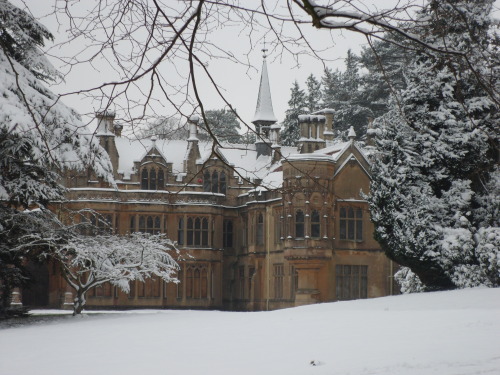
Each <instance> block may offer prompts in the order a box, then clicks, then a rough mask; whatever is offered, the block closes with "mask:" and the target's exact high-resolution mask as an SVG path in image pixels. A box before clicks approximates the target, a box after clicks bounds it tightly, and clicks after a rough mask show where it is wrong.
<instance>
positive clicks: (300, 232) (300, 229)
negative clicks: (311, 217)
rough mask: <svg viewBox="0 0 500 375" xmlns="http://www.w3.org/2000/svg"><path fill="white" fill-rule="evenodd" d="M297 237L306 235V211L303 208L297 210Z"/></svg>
mask: <svg viewBox="0 0 500 375" xmlns="http://www.w3.org/2000/svg"><path fill="white" fill-rule="evenodd" d="M295 237H296V238H303V237H304V212H303V211H302V210H297V211H296V212H295Z"/></svg>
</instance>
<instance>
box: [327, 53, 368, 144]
mask: <svg viewBox="0 0 500 375" xmlns="http://www.w3.org/2000/svg"><path fill="white" fill-rule="evenodd" d="M358 60H359V58H358V56H356V55H355V54H354V53H352V52H351V50H349V51H348V52H347V56H346V59H345V71H344V72H339V71H335V72H333V71H332V70H330V69H326V70H325V72H324V75H323V77H322V82H323V103H324V104H323V105H324V107H327V108H332V109H334V110H335V114H334V117H333V131H334V132H335V134H336V136H338V137H342V138H345V139H347V134H348V131H349V128H350V127H351V126H352V127H353V128H354V130H355V132H356V134H357V135H358V137H362V136H364V135H365V134H366V127H367V124H368V119H369V118H373V117H374V114H373V111H372V110H371V109H370V108H369V107H368V106H366V105H365V103H363V102H362V100H361V92H360V90H359V88H360V85H361V77H360V74H359V68H358Z"/></svg>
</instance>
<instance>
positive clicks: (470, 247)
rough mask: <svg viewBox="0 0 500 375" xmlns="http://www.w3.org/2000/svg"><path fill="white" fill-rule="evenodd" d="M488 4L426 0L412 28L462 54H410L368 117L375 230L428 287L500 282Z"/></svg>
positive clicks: (494, 73)
mask: <svg viewBox="0 0 500 375" xmlns="http://www.w3.org/2000/svg"><path fill="white" fill-rule="evenodd" d="M492 3H493V1H491V0H483V1H475V2H470V1H462V0H455V1H447V2H441V1H436V0H432V1H430V2H429V4H428V5H427V7H426V8H425V9H424V11H422V12H421V13H420V15H419V22H418V23H417V25H418V26H419V27H418V28H416V29H415V33H418V34H419V35H422V38H424V39H425V40H426V41H427V42H428V43H432V44H434V45H436V46H444V45H446V46H447V48H449V49H451V50H454V51H456V52H463V55H460V54H448V55H443V54H434V53H428V51H427V52H426V53H423V52H422V53H419V54H417V55H416V58H415V60H414V61H413V63H412V64H411V65H410V67H409V69H408V71H407V73H406V76H407V82H406V84H407V87H406V89H405V90H404V91H403V92H402V93H401V95H400V98H399V99H398V101H396V100H395V101H393V103H392V107H391V111H390V112H388V113H387V114H386V115H384V116H383V117H382V118H380V119H379V120H377V121H376V122H377V126H378V127H379V129H378V130H377V132H378V139H377V149H378V152H377V155H376V158H375V162H374V167H373V182H372V186H371V196H370V198H369V201H370V207H371V212H372V220H373V222H374V223H375V226H376V230H375V237H376V239H377V240H378V241H379V243H380V244H381V246H382V247H383V248H384V250H385V252H386V254H387V255H388V256H389V257H390V258H391V259H393V260H395V261H396V262H397V263H399V264H400V265H402V266H405V267H409V268H410V269H411V271H412V272H413V273H414V274H415V275H416V276H418V278H419V280H420V281H421V282H422V284H423V285H424V286H425V288H426V289H427V290H433V289H434V290H436V289H451V288H462V287H468V286H476V285H487V286H498V285H500V274H499V272H498V270H499V263H498V259H499V252H500V249H499V246H498V243H499V242H498V239H499V237H500V236H499V233H500V228H499V217H500V215H499V212H500V211H499V208H500V204H499V203H500V202H499V198H498V197H499V195H500V184H499V181H500V177H499V173H500V171H499V167H498V140H499V129H500V111H499V101H498V88H499V77H500V74H499V72H500V66H499V64H498V55H495V53H497V51H495V50H494V49H492V48H491V46H490V41H491V39H492V38H491V35H492V34H491V32H492V30H491V24H492V23H491V19H490V14H491V9H492ZM471 67H473V69H471ZM495 90H497V91H495ZM410 275H411V274H410ZM411 277H413V276H411Z"/></svg>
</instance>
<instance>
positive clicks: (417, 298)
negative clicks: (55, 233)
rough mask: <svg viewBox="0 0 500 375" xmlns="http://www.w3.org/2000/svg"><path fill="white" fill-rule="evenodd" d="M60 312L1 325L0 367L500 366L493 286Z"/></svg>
mask: <svg viewBox="0 0 500 375" xmlns="http://www.w3.org/2000/svg"><path fill="white" fill-rule="evenodd" d="M62 318H64V319H62ZM59 319H61V320H55V321H52V322H50V323H43V324H41V323H37V324H33V325H26V326H22V327H16V328H7V329H2V330H0V374H2V375H28V374H30V375H31V374H37V375H43V374H50V375H58V374H71V375H77V374H86V375H87V374H93V375H96V374H106V375H109V374H120V375H127V374H134V375H137V374H189V375H193V374H301V375H302V374H306V375H307V374H314V375H316V374H331V375H346V374H383V375H406V374H412V375H416V374H419V375H420V374H425V375H453V374H456V375H459V374H460V375H467V374H499V373H500V289H467V290H460V291H453V292H437V293H427V294H416V295H404V296H397V297H386V298H378V299H371V300H361V301H352V302H338V303H328V304H320V305H314V306H305V307H299V308H294V309H286V310H280V311H273V312H252V313H249V312H247V313H242V312H220V311H181V310H175V311H174V310H162V311H159V310H158V311H153V310H149V311H147V312H146V313H145V311H141V313H140V314H134V313H127V314H125V313H117V314H89V315H87V316H83V317H79V318H72V317H69V316H67V317H59ZM312 361H313V362H314V364H316V365H315V366H314V365H312V364H311V362H312Z"/></svg>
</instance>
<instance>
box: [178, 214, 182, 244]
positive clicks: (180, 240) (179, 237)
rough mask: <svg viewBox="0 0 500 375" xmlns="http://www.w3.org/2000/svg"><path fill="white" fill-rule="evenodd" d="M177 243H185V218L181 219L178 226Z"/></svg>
mask: <svg viewBox="0 0 500 375" xmlns="http://www.w3.org/2000/svg"><path fill="white" fill-rule="evenodd" d="M177 243H178V244H179V245H184V219H182V218H181V219H179V226H178V228H177Z"/></svg>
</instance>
